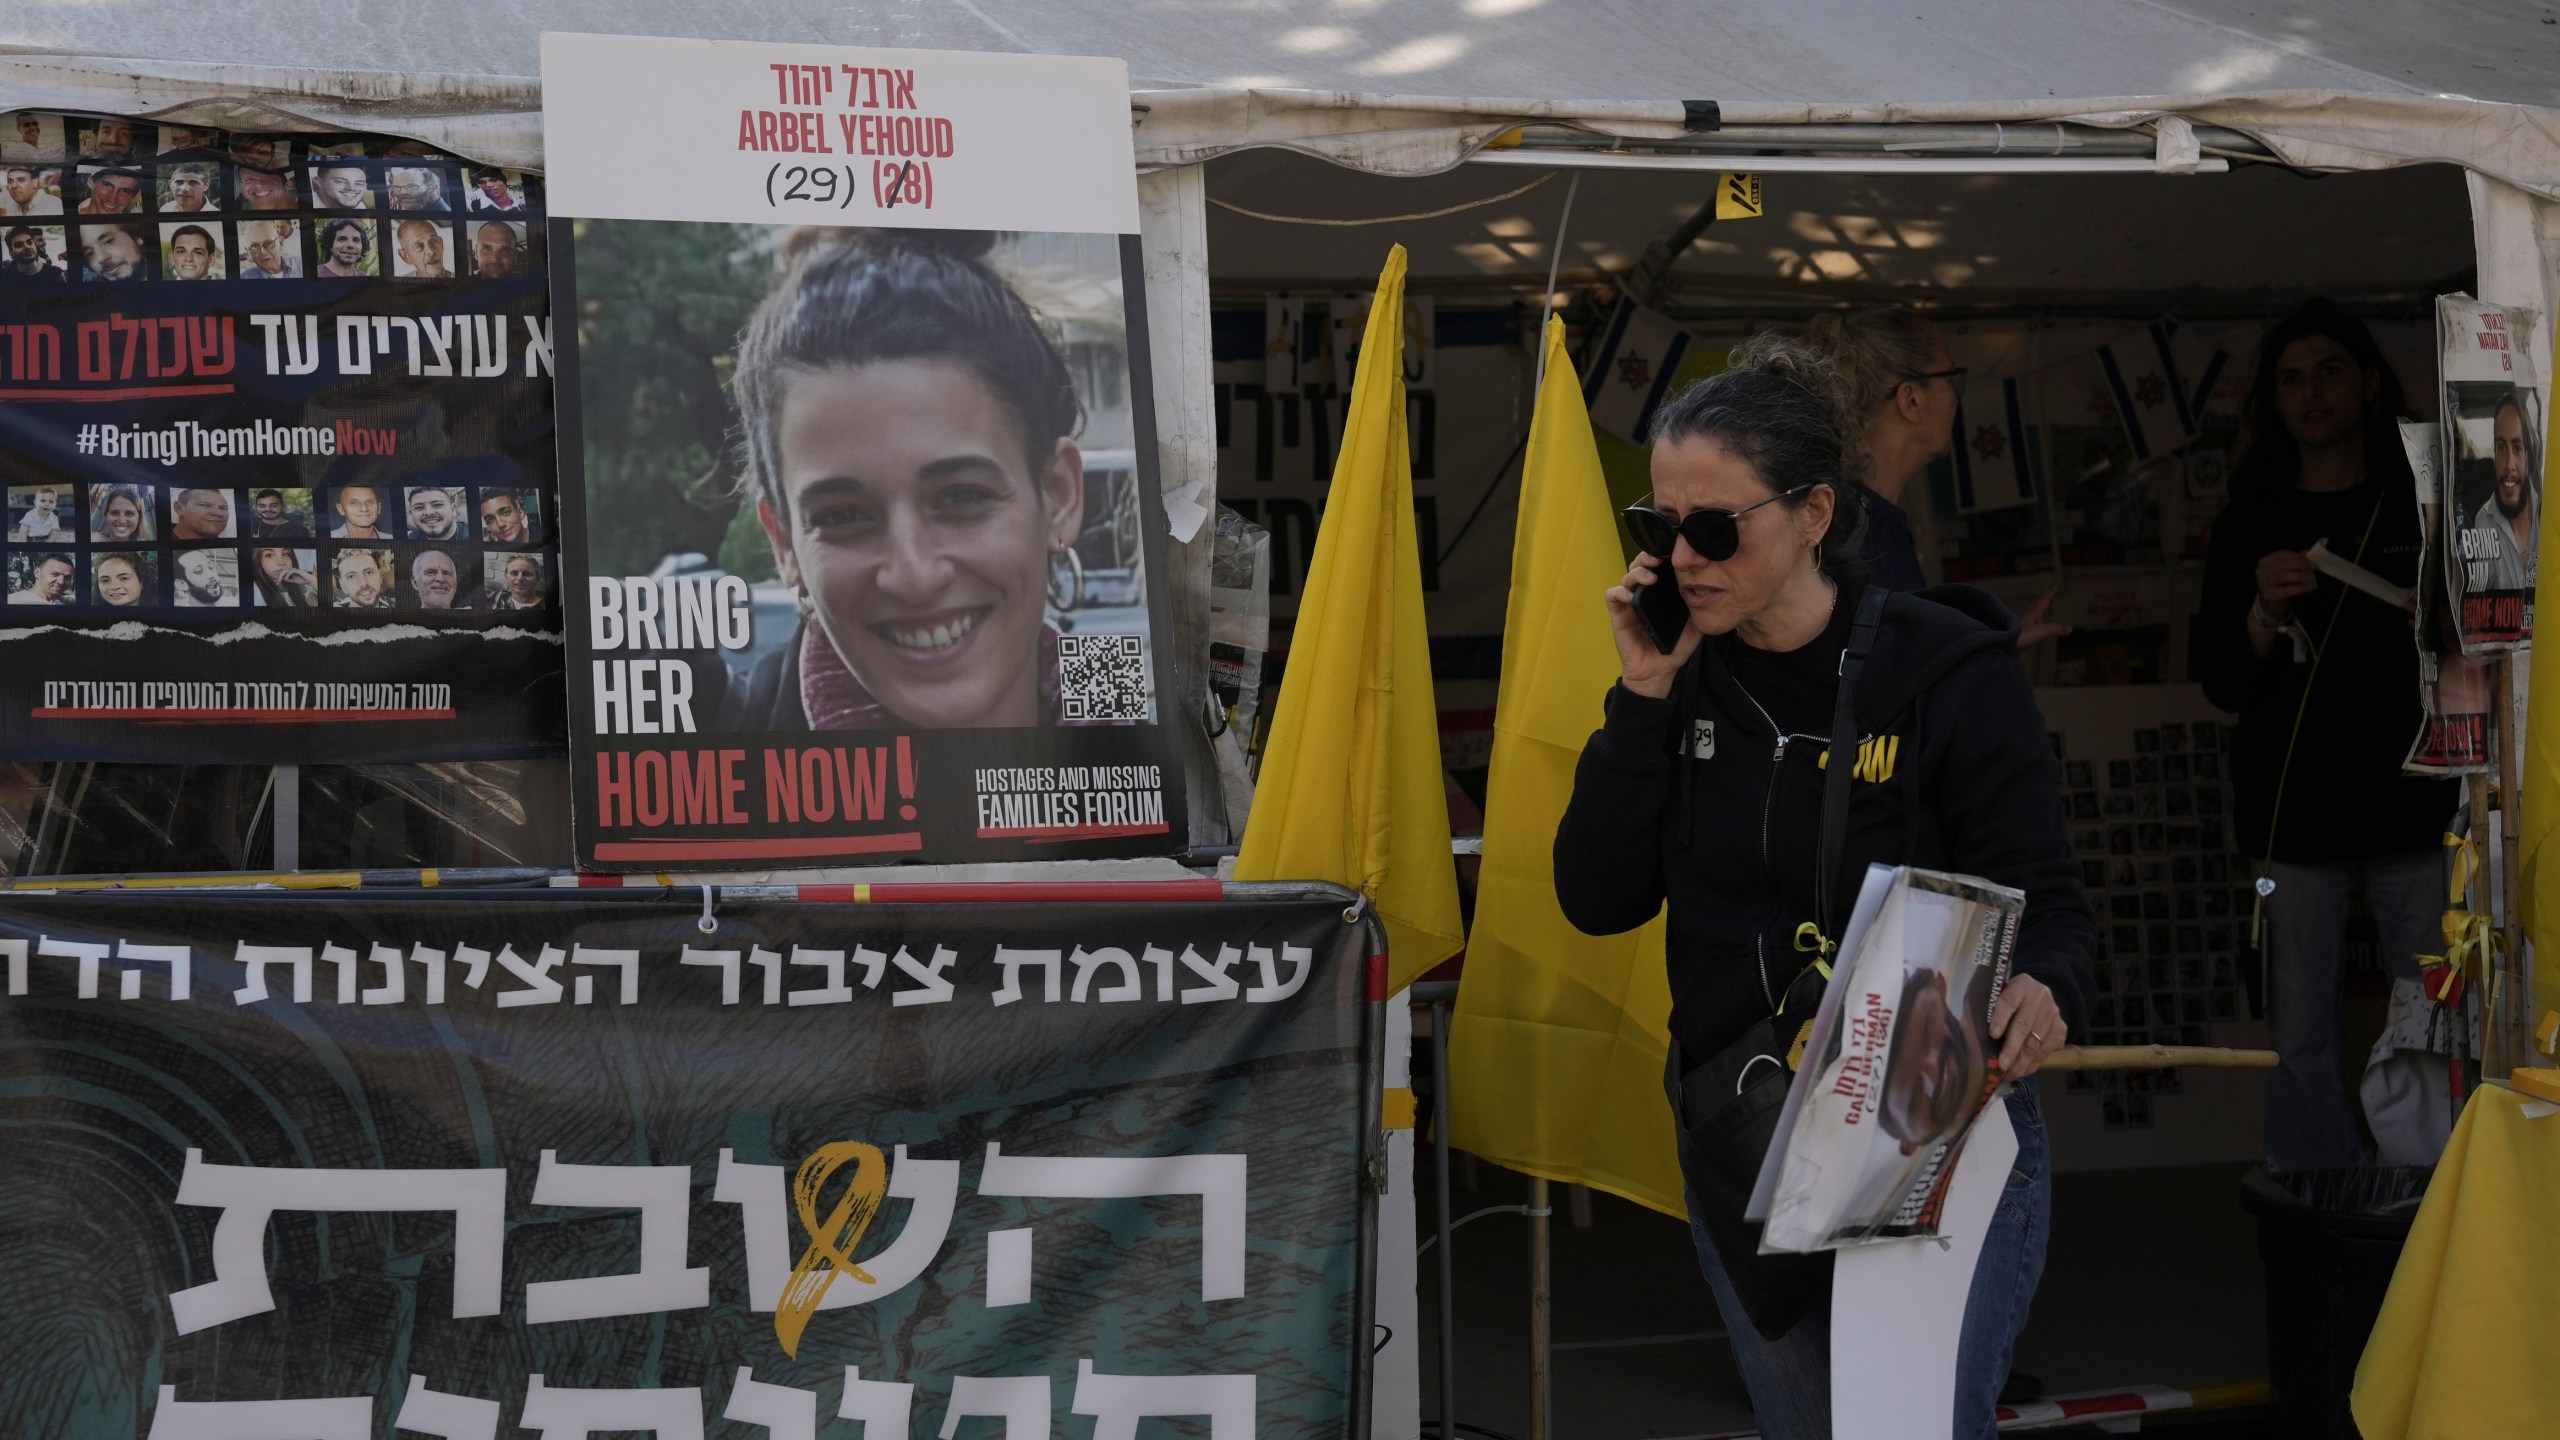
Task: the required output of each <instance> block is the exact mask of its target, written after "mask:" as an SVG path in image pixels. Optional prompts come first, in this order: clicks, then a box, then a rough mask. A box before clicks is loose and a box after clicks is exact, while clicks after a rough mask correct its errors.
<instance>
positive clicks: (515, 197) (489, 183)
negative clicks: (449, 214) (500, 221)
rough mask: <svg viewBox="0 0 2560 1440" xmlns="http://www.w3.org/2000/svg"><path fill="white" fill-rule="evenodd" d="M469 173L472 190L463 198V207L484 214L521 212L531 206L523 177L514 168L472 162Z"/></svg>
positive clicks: (519, 213)
mask: <svg viewBox="0 0 2560 1440" xmlns="http://www.w3.org/2000/svg"><path fill="white" fill-rule="evenodd" d="M469 174H470V181H471V190H470V193H469V194H468V195H466V196H465V197H464V198H463V202H462V203H463V208H464V209H466V210H470V211H473V212H475V213H478V214H483V215H522V214H524V213H525V212H526V211H527V210H529V209H531V208H532V207H531V205H530V204H529V203H528V201H527V199H526V196H525V179H524V177H523V176H522V175H519V174H517V173H516V172H515V171H513V170H499V169H494V168H492V167H489V166H485V165H474V166H472V167H471V169H470V172H469Z"/></svg>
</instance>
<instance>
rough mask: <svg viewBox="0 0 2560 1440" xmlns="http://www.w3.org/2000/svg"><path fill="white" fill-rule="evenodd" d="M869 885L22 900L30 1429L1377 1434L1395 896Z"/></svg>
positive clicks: (21, 1418)
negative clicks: (1374, 1166) (1047, 898)
mask: <svg viewBox="0 0 2560 1440" xmlns="http://www.w3.org/2000/svg"><path fill="white" fill-rule="evenodd" d="M837 892H841V895H840V898H842V899H843V900H847V901H853V900H855V899H856V896H857V892H856V891H855V889H854V887H837V889H836V891H832V892H831V891H820V890H816V889H815V888H814V887H807V888H803V889H802V890H800V891H797V892H795V891H794V890H793V889H792V888H791V887H776V888H773V889H771V890H769V891H766V892H762V893H760V894H758V895H756V896H754V897H752V898H746V899H740V898H738V897H739V895H740V894H741V892H739V891H735V890H731V891H727V892H723V893H722V894H721V895H720V897H719V899H718V902H717V904H716V905H715V906H714V907H713V909H712V911H711V912H710V913H709V915H708V916H707V917H706V915H705V911H704V908H703V900H702V897H703V896H704V894H705V893H706V892H703V891H700V890H687V891H683V892H680V893H677V894H674V895H669V894H664V893H655V892H641V891H623V890H615V891H611V892H597V891H593V890H587V891H548V892H545V891H535V892H518V893H514V894H505V895H492V894H486V893H484V894H482V895H479V896H471V895H458V894H441V895H440V894H437V893H435V892H411V893H406V894H402V895H398V896H380V895H377V894H372V893H368V894H365V895H363V896H362V897H361V898H355V897H349V898H343V899H341V898H315V897H307V896H296V897H276V896H257V895H237V896H221V897H210V898H209V897H205V896H201V895H198V896H181V895H171V894H165V893H163V894H150V895H136V894H131V893H121V894H114V895H100V894H91V895H59V896H14V897H10V898H9V899H8V901H7V902H6V903H5V904H0V964H5V967H6V971H7V987H6V988H7V994H6V997H5V999H0V1127H5V1129H6V1131H7V1135H8V1153H9V1156H10V1160H9V1163H8V1164H7V1165H6V1166H5V1167H0V1237H5V1239H0V1314H6V1315H7V1316H8V1317H9V1320H10V1323H9V1325H8V1326H7V1328H6V1331H5V1333H0V1414H5V1415H7V1416H8V1417H10V1420H9V1429H10V1430H11V1432H12V1433H13V1434H19V1435H26V1436H45V1437H53V1436H76V1437H100V1440H104V1437H111V1436H112V1437H132V1436H149V1437H153V1440H307V1437H324V1440H358V1437H373V1436H392V1435H393V1434H395V1431H403V1432H409V1433H414V1434H424V1435H438V1436H445V1437H449V1440H493V1437H495V1436H497V1435H499V1434H502V1433H503V1434H506V1435H510V1436H512V1435H515V1434H517V1433H519V1430H518V1427H521V1428H522V1429H527V1430H533V1431H538V1432H540V1433H541V1434H542V1435H544V1436H546V1437H549V1440H582V1437H585V1436H587V1435H589V1434H594V1433H628V1432H650V1433H653V1434H655V1435H657V1436H660V1437H663V1440H676V1437H682V1440H701V1437H704V1436H706V1435H738V1436H745V1435H769V1436H772V1437H774V1440H793V1437H802V1440H805V1437H813V1436H815V1435H817V1434H819V1433H820V1431H821V1429H822V1428H823V1429H824V1430H825V1432H826V1433H828V1434H836V1435H846V1436H850V1435H852V1434H853V1433H854V1431H853V1429H852V1427H851V1426H849V1425H844V1424H841V1423H839V1422H841V1421H848V1420H851V1421H860V1422H863V1424H862V1430H861V1433H862V1435H863V1436H864V1437H865V1440H904V1437H907V1436H910V1435H918V1436H921V1435H928V1434H933V1435H940V1436H942V1437H945V1440H951V1437H955V1436H961V1435H963V1432H965V1433H966V1437H967V1440H996V1437H997V1436H999V1435H1001V1436H1002V1437H1003V1440H1045V1437H1047V1436H1049V1435H1052V1434H1063V1435H1071V1436H1075V1437H1079V1440H1081V1437H1084V1436H1086V1435H1088V1434H1089V1435H1091V1436H1093V1437H1095V1440H1134V1437H1135V1436H1136V1434H1137V1432H1138V1421H1139V1419H1140V1418H1141V1417H1149V1416H1153V1417H1163V1418H1162V1419H1161V1420H1159V1421H1158V1424H1157V1425H1151V1426H1149V1427H1147V1428H1148V1430H1149V1431H1150V1432H1151V1433H1163V1432H1161V1431H1160V1430H1159V1426H1161V1425H1163V1424H1166V1423H1170V1424H1171V1425H1172V1426H1173V1428H1174V1429H1175V1430H1178V1431H1180V1432H1181V1433H1186V1434H1197V1435H1204V1436H1207V1437H1209V1440H1249V1437H1254V1436H1257V1435H1259V1436H1284V1435H1308V1436H1313V1435H1326V1436H1335V1435H1342V1434H1348V1433H1353V1432H1354V1431H1355V1430H1356V1428H1357V1425H1358V1417H1360V1416H1361V1415H1362V1414H1364V1413H1365V1411H1364V1409H1363V1407H1361V1406H1359V1405H1357V1404H1355V1400H1356V1397H1357V1396H1358V1393H1359V1390H1360V1384H1361V1376H1362V1374H1363V1371H1364V1368H1365V1364H1366V1359H1367V1356H1368V1354H1369V1351H1370V1346H1369V1345H1368V1344H1366V1343H1363V1342H1365V1341H1366V1339H1367V1337H1366V1336H1364V1335H1361V1334H1359V1333H1358V1330H1359V1327H1360V1325H1361V1324H1362V1320H1363V1310H1362V1307H1361V1306H1360V1304H1359V1301H1358V1296H1359V1295H1360V1293H1361V1291H1362V1288H1363V1284H1364V1277H1363V1272H1364V1268H1365V1265H1366V1251H1365V1248H1364V1239H1363V1237H1364V1236H1365V1235H1366V1234H1367V1233H1368V1224H1369V1216H1370V1213H1371V1209H1370V1207H1371V1197H1370V1195H1369V1192H1368V1188H1367V1185H1366V1182H1365V1179H1364V1177H1365V1174H1366V1167H1367V1165H1368V1164H1369V1161H1370V1159H1371V1156H1372V1154H1373V1151H1374V1148H1375V1147H1374V1141H1375V1138H1376V1135H1377V1131H1376V1129H1375V1125H1376V1120H1375V1117H1374V1114H1373V1113H1367V1114H1364V1107H1363V1099H1364V1096H1366V1095H1369V1094H1373V1093H1374V1087H1375V1085H1376V1083H1377V1080H1376V1074H1375V1070H1374V1062H1375V1058H1376V1054H1377V1047H1376V1044H1375V1042H1374V1039H1373V1036H1374V1028H1373V1025H1372V1023H1371V1022H1372V1020H1373V1018H1374V1017H1373V1012H1374V1011H1375V1010H1376V1009H1377V1007H1376V1005H1375V1004H1373V1003H1371V1001H1370V1000H1369V995H1368V989H1367V970H1368V968H1369V967H1368V964H1367V956H1368V955H1369V953H1370V951H1372V950H1374V949H1377V948H1379V947H1378V946H1377V945H1376V944H1375V943H1374V940H1375V937H1374V935H1373V933H1372V927H1371V925H1370V924H1368V923H1367V922H1366V920H1365V919H1364V918H1360V917H1361V916H1362V915H1363V914H1364V912H1360V911H1358V910H1357V908H1356V907H1355V908H1354V910H1352V911H1346V910H1345V908H1344V901H1345V900H1346V899H1347V898H1349V897H1347V896H1344V895H1342V894H1340V893H1338V892H1328V891H1305V892H1289V893H1286V894H1281V895H1276V896H1269V897H1264V898H1252V899H1228V900H1224V901H1218V900H1203V901H1199V902H1196V903H1154V904H1128V903H1114V902H1109V901H1103V902H1092V903H1066V904H1061V903H1051V904H1046V905H1031V904H980V905H972V906H968V907H965V908H964V907H961V906H958V905H901V904H876V903H825V902H826V901H827V900H828V899H831V898H838V895H837ZM600 894H601V895H602V896H603V897H604V898H599V897H600ZM635 896H636V897H638V898H629V897H635ZM972 1417H984V1418H972ZM755 1427H762V1428H761V1429H757V1428H755Z"/></svg>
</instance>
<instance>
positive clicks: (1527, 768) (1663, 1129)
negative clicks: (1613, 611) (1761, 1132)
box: [1449, 320, 1687, 1215]
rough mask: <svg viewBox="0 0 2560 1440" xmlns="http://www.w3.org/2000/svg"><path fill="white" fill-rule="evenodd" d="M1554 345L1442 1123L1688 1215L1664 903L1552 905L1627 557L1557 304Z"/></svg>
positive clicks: (1459, 1135)
mask: <svg viewBox="0 0 2560 1440" xmlns="http://www.w3.org/2000/svg"><path fill="white" fill-rule="evenodd" d="M1546 345H1547V364H1546V379H1545V382H1544V384H1543V386H1542V387H1541V389H1540V391H1539V394H1538V409H1537V414H1536V416H1535V418H1534V419H1533V420H1532V421H1531V423H1530V427H1529V449H1528V452H1527V454H1526V457H1525V458H1524V459H1523V461H1522V464H1521V471H1520V524H1519V529H1518V538H1517V539H1515V540H1514V541H1513V542H1512V548H1511V609H1510V614H1509V616H1508V618H1507V620H1506V622H1505V624H1504V627H1503V635H1502V688H1501V691H1500V692H1499V695H1498V697H1497V700H1496V702H1495V710H1494V719H1493V771H1492V774H1491V776H1490V778H1489V779H1488V780H1487V781H1486V786H1485V805H1484V862H1483V868H1482V869H1481V870H1480V871H1478V872H1477V874H1478V879H1477V883H1476V922H1475V930H1474V932H1473V934H1471V935H1470V936H1469V937H1468V940H1467V977H1466V983H1465V984H1463V985H1461V986H1459V987H1458V1010H1457V1021H1456V1024H1455V1027H1454V1033H1453V1034H1452V1036H1451V1039H1450V1046H1449V1103H1450V1117H1449V1136H1450V1140H1451V1142H1452V1143H1453V1144H1455V1145H1456V1146H1457V1147H1458V1148H1460V1149H1462V1150H1465V1151H1468V1152H1469V1153H1471V1154H1476V1155H1481V1156H1483V1157H1484V1158H1486V1159H1488V1160H1491V1161H1493V1162H1495V1163H1496V1164H1499V1165H1504V1166H1507V1167H1509V1168H1511V1169H1514V1170H1520V1171H1525V1172H1527V1173H1528V1174H1531V1175H1543V1176H1545V1177H1547V1178H1548V1179H1550V1180H1571V1181H1579V1182H1581V1183H1582V1184H1585V1185H1590V1186H1592V1187H1594V1188H1596V1189H1601V1190H1606V1191H1608V1192H1610V1193H1611V1194H1613V1195H1621V1196H1624V1197H1626V1198H1627V1199H1629V1200H1633V1201H1635V1202H1637V1203H1638V1204H1641V1205H1649V1206H1651V1207H1653V1208H1654V1209H1656V1210H1660V1211H1663V1212H1665V1213H1667V1214H1671V1215H1681V1214H1685V1213H1687V1212H1686V1209H1685V1207H1684V1206H1683V1205H1682V1203H1681V1194H1680V1165H1679V1161H1678V1158H1677V1157H1676V1154H1675V1152H1674V1150H1673V1137H1672V1133H1671V1111H1670V1106H1669V1104H1668V1103H1667V1102H1666V1101H1665V1100H1664V1099H1663V1095H1662V1065H1663V1058H1664V1055H1665V1053H1666V1052H1667V1050H1668V1048H1669V1033H1668V1031H1667V1030H1666V1028H1665V1026H1666V1025H1667V1023H1668V1021H1669V1019H1670V1015H1671V989H1670V982H1669V980H1668V979H1667V977H1666V976H1665V974H1664V970H1663V961H1662V918H1661V917H1660V916H1656V917H1654V919H1653V920H1652V921H1651V922H1650V923H1648V924H1646V925H1645V926H1644V927H1643V928H1642V929H1639V930H1636V931H1633V932H1631V933H1629V934H1625V935H1608V936H1592V935H1585V934H1583V933H1582V932H1581V931H1579V930H1576V929H1574V928H1573V925H1572V923H1571V922H1570V921H1568V920H1566V919H1565V918H1564V912H1563V911H1562V910H1561V909H1560V908H1559V907H1558V906H1557V904H1556V887H1555V860H1554V847H1555V838H1556V825H1557V822H1558V821H1560V820H1561V819H1562V818H1563V816H1564V807H1565V802H1566V800H1568V799H1569V798H1571V796H1572V794H1573V767H1574V763H1575V761H1577V760H1578V759H1579V758H1580V757H1581V755H1582V747H1583V745H1584V743H1585V742H1587V741H1588V740H1589V739H1590V738H1591V732H1592V731H1594V730H1597V729H1599V728H1600V718H1601V715H1600V708H1601V699H1602V697H1603V696H1605V695H1606V694H1607V693H1608V691H1609V686H1610V683H1611V682H1612V681H1614V680H1616V679H1617V678H1618V651H1617V647H1616V645H1615V644H1614V642H1612V640H1611V639H1610V634H1609V615H1608V611H1607V609H1606V608H1605V607H1604V605H1603V604H1602V601H1601V598H1600V596H1601V592H1602V591H1605V590H1607V589H1608V588H1609V587H1610V586H1611V585H1614V584H1616V583H1617V581H1618V579H1619V577H1620V576H1622V575H1624V574H1625V573H1626V568H1627V562H1626V555H1625V552H1624V551H1623V550H1621V549H1620V548H1619V545H1618V533H1617V523H1616V517H1615V515H1614V514H1613V513H1612V512H1611V509H1610V504H1609V487H1608V481H1607V479H1606V478H1605V477H1604V476H1603V475H1602V474H1601V471H1600V454H1599V451H1598V450H1597V448H1595V446H1594V445H1593V442H1592V438H1591V417H1590V415H1589V413H1588V412H1587V411H1585V410H1584V408H1583V402H1582V385H1581V382H1580V381H1579V380H1577V379H1576V378H1575V377H1574V373H1573V362H1572V360H1571V359H1570V358H1569V357H1568V356H1567V355H1566V354H1565V348H1564V322H1563V321H1561V320H1551V321H1549V322H1548V326H1547V335H1546Z"/></svg>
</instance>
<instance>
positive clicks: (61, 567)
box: [9, 549, 80, 605]
mask: <svg viewBox="0 0 2560 1440" xmlns="http://www.w3.org/2000/svg"><path fill="white" fill-rule="evenodd" d="M79 596H80V557H79V556H78V555H76V554H74V553H73V552H71V551H69V550H33V549H31V550H11V551H10V552H9V603H10V604H12V605H69V604H72V603H74V602H75V601H77V600H78V599H79Z"/></svg>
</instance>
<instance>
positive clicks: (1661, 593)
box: [1636, 551, 1689, 655]
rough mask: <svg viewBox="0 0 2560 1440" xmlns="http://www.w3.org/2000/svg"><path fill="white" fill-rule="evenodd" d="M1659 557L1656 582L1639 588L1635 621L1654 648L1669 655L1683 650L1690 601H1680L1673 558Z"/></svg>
mask: <svg viewBox="0 0 2560 1440" xmlns="http://www.w3.org/2000/svg"><path fill="white" fill-rule="evenodd" d="M1646 553H1648V554H1650V553H1651V552H1650V551H1648V552H1646ZM1657 558H1659V559H1661V561H1662V565H1661V568H1659V569H1657V570H1655V571H1654V572H1653V583H1652V584H1650V585H1643V586H1639V587H1637V589H1636V618H1637V619H1639V620H1642V621H1643V622H1644V631H1645V633H1646V634H1648V635H1650V636H1652V637H1653V647H1654V648H1655V649H1657V650H1659V651H1661V652H1662V653H1663V654H1665V655H1668V654H1670V653H1671V652H1672V651H1674V650H1677V649H1679V648H1680V633H1681V632H1682V631H1684V630H1686V629H1688V628H1689V602H1687V601H1686V600H1683V599H1681V598H1680V580H1679V577H1678V576H1676V575H1673V574H1672V573H1671V560H1670V557H1668V556H1661V557H1657Z"/></svg>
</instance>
